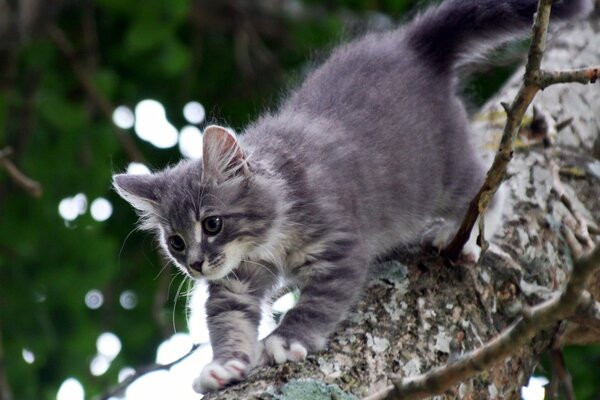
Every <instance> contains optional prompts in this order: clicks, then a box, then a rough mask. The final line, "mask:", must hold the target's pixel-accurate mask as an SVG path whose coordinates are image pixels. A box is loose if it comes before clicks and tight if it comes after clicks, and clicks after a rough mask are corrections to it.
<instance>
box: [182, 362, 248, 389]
mask: <svg viewBox="0 0 600 400" xmlns="http://www.w3.org/2000/svg"><path fill="white" fill-rule="evenodd" d="M247 369H248V365H247V364H246V363H244V362H243V361H240V360H235V359H234V360H229V361H227V362H226V363H225V364H222V363H220V362H218V361H213V362H211V363H210V364H208V365H207V366H206V367H204V369H203V370H202V373H200V376H199V377H198V378H196V379H195V380H194V383H193V384H192V387H193V389H194V391H195V392H196V393H201V394H204V393H208V392H211V391H214V390H219V389H222V388H224V387H225V386H227V385H229V384H231V383H234V382H239V381H242V380H244V379H245V378H246V373H247Z"/></svg>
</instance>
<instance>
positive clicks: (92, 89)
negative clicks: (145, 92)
mask: <svg viewBox="0 0 600 400" xmlns="http://www.w3.org/2000/svg"><path fill="white" fill-rule="evenodd" d="M47 33H48V36H49V37H50V39H51V40H52V41H53V42H54V44H55V45H56V47H57V48H58V49H59V51H60V52H61V53H62V55H63V56H64V57H65V58H66V59H67V61H68V62H69V64H70V66H71V69H72V70H73V73H74V75H75V78H76V79H77V81H79V84H80V85H81V88H82V89H83V91H84V92H85V93H86V95H87V96H88V98H89V100H90V101H91V103H92V104H94V105H95V106H96V107H97V108H98V110H100V112H101V113H102V115H103V116H104V118H105V119H106V120H107V121H109V123H110V125H111V127H112V128H113V131H114V132H115V134H116V135H117V138H118V139H119V142H120V143H121V146H122V147H123V149H124V150H125V152H126V153H127V155H128V156H129V158H130V159H131V160H132V161H137V162H140V163H147V162H146V159H145V157H144V155H143V154H142V152H141V151H140V149H139V148H138V147H137V145H136V144H135V142H134V141H133V139H132V138H131V136H129V134H128V133H127V132H126V131H124V130H122V129H121V128H119V127H118V126H116V125H115V124H114V123H113V122H112V113H113V111H114V109H115V107H114V106H113V105H112V104H111V103H110V101H109V100H108V99H107V98H106V97H104V95H103V94H102V93H101V92H100V91H99V90H98V89H97V88H96V86H95V85H94V82H93V81H92V77H91V76H90V74H89V72H88V70H87V68H86V67H85V66H84V65H82V64H81V63H80V62H79V60H78V59H77V55H76V54H75V50H74V49H73V45H72V44H71V43H70V42H69V40H68V38H67V36H66V35H65V34H64V32H63V31H62V30H61V29H60V28H59V27H57V26H56V25H50V26H49V27H48V28H47Z"/></svg>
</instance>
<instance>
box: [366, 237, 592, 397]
mask: <svg viewBox="0 0 600 400" xmlns="http://www.w3.org/2000/svg"><path fill="white" fill-rule="evenodd" d="M598 267H600V246H598V247H596V248H595V249H594V251H592V252H591V253H590V254H589V255H588V256H585V257H582V258H580V259H578V260H577V261H576V262H575V265H574V267H573V273H572V275H571V278H570V279H569V282H568V283H567V286H566V287H565V289H564V291H563V292H562V293H560V294H557V295H555V296H554V297H553V298H552V299H550V300H547V301H545V302H543V303H541V304H539V305H537V306H534V307H533V308H531V309H527V310H524V312H523V315H522V316H521V317H519V318H518V319H517V320H516V321H515V322H513V323H512V324H511V325H510V326H509V327H508V328H507V329H506V330H504V332H502V333H501V334H500V335H499V336H497V337H496V338H495V339H493V340H492V341H490V342H489V343H487V344H486V345H484V346H482V347H480V348H479V349H476V350H472V351H470V352H469V353H466V354H465V355H463V356H462V357H460V358H459V359H458V360H456V361H455V362H452V363H450V364H448V365H445V366H441V367H437V368H435V369H432V370H431V371H429V372H427V373H425V374H422V375H419V376H415V377H410V378H405V379H400V380H397V381H394V382H393V385H391V386H388V387H387V388H386V389H384V390H383V391H381V392H379V393H376V394H374V395H372V396H369V397H367V398H365V399H364V400H380V399H385V400H392V399H403V400H409V399H421V398H424V397H428V396H433V395H436V394H441V393H444V392H445V391H446V390H447V389H448V388H450V387H452V386H454V385H456V384H457V383H459V382H460V381H463V380H465V379H467V378H469V377H471V376H473V375H476V374H479V373H480V372H481V371H483V370H486V369H488V368H490V367H491V366H492V365H494V364H495V363H497V362H499V361H500V360H502V359H504V358H505V357H507V356H509V355H510V354H512V353H513V352H514V351H515V350H517V349H519V348H520V347H521V346H524V345H526V344H527V343H528V342H529V341H530V340H531V339H532V338H533V337H534V336H535V335H536V334H537V333H539V332H540V331H541V330H543V329H545V328H547V327H549V326H550V325H552V324H554V323H556V322H557V321H560V320H563V319H566V318H568V317H569V316H571V315H573V314H574V313H575V312H576V311H577V310H578V309H580V308H587V307H590V304H592V303H595V302H594V300H593V298H592V297H591V295H590V294H589V292H587V291H586V290H585V287H586V283H587V281H588V278H589V277H590V275H591V274H592V272H594V271H595V270H596V269H597V268H598Z"/></svg>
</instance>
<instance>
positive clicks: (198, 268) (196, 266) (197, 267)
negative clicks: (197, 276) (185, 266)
mask: <svg viewBox="0 0 600 400" xmlns="http://www.w3.org/2000/svg"><path fill="white" fill-rule="evenodd" d="M202 264H204V259H200V260H198V261H194V262H193V263H191V264H190V268H191V269H193V270H195V271H198V272H200V273H202Z"/></svg>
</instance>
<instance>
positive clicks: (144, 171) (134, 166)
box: [127, 162, 150, 175]
mask: <svg viewBox="0 0 600 400" xmlns="http://www.w3.org/2000/svg"><path fill="white" fill-rule="evenodd" d="M127 173H128V174H130V175H148V174H150V169H149V168H148V167H146V166H145V165H144V164H142V163H137V162H132V163H129V165H128V166H127Z"/></svg>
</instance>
